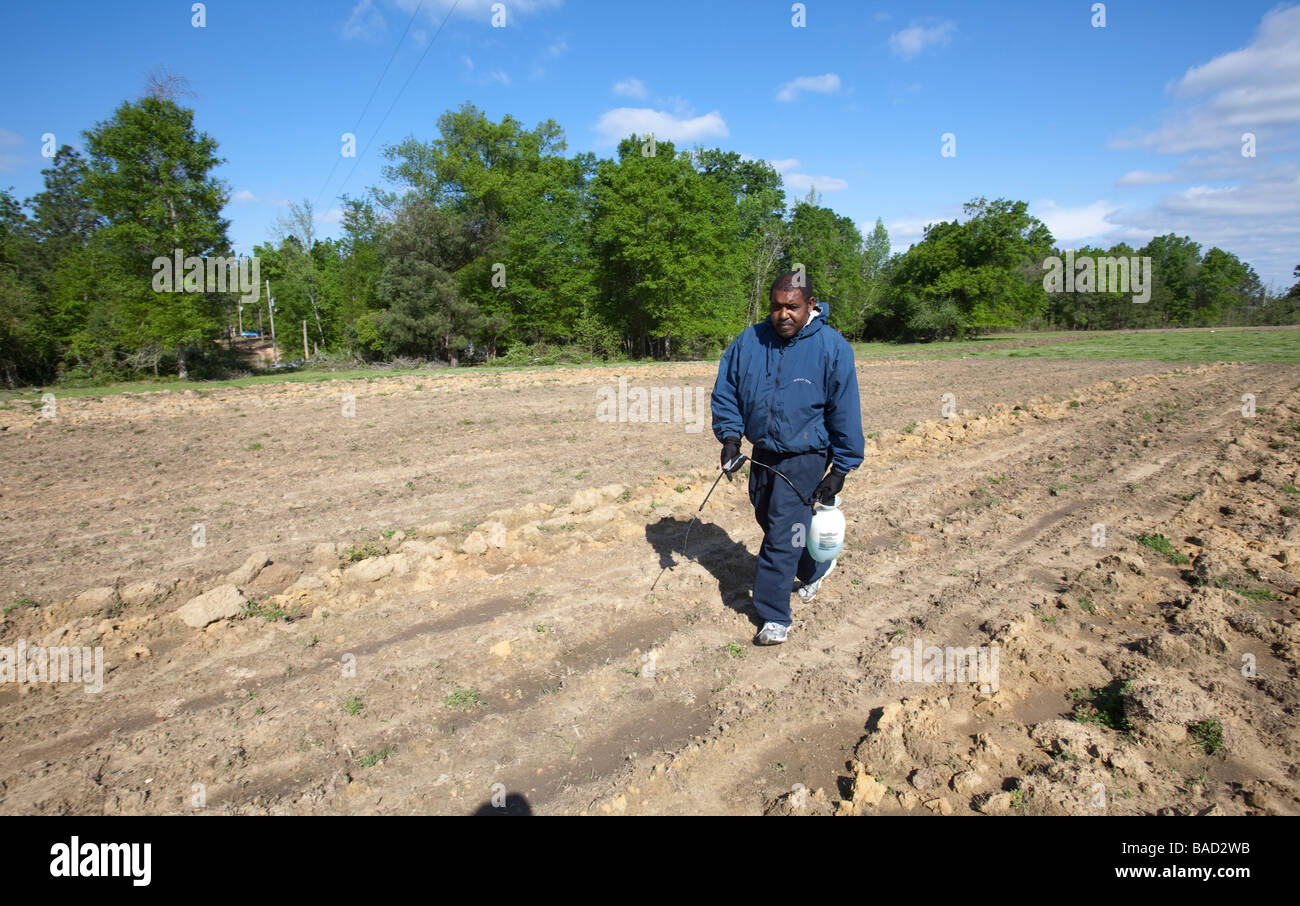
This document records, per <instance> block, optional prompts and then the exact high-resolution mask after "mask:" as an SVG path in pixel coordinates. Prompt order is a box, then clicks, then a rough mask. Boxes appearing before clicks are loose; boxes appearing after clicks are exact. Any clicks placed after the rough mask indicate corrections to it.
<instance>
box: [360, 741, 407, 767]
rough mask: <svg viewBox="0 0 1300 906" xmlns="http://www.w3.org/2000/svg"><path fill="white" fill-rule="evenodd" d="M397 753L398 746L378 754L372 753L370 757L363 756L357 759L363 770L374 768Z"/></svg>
mask: <svg viewBox="0 0 1300 906" xmlns="http://www.w3.org/2000/svg"><path fill="white" fill-rule="evenodd" d="M396 751H397V746H388V747H386V748H383V749H380V750H379V751H378V752H371V753H370V754H368V755H362V756H361V757H360V758H358V759H357V764H359V765H360V766H361V767H363V768H373V767H374V766H375V765H377V764H379V762H381V761H384V760H385V759H387V758H388V757H389V756H390V755H392V754H393V753H394V752H396Z"/></svg>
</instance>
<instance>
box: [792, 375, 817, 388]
mask: <svg viewBox="0 0 1300 906" xmlns="http://www.w3.org/2000/svg"><path fill="white" fill-rule="evenodd" d="M790 383H792V384H798V383H804V384H807V385H808V386H809V387H811V386H812V385H813V382H812V381H810V380H808V379H807V378H806V377H797V378H795V379H794V380H793V381H791V382H790Z"/></svg>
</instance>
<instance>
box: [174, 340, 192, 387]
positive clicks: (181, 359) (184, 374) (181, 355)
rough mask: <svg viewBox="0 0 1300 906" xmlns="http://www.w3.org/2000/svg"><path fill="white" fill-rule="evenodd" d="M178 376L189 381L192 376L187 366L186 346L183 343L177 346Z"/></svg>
mask: <svg viewBox="0 0 1300 906" xmlns="http://www.w3.org/2000/svg"><path fill="white" fill-rule="evenodd" d="M176 376H177V377H179V378H180V379H181V380H182V381H187V380H189V377H190V372H189V369H187V368H186V367H185V347H184V346H183V345H182V346H177V347H176Z"/></svg>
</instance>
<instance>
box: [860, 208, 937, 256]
mask: <svg viewBox="0 0 1300 906" xmlns="http://www.w3.org/2000/svg"><path fill="white" fill-rule="evenodd" d="M960 217H961V212H960V210H956V211H953V212H952V213H949V214H940V215H937V216H934V217H928V218H919V217H909V218H907V219H904V220H892V221H890V222H889V223H886V224H885V229H886V230H887V231H888V232H889V247H890V251H891V252H892V253H898V252H905V251H907V249H908V248H909V247H910V246H912V245H915V244H916V243H918V242H920V241H921V240H922V239H924V238H925V228H926V227H928V226H931V225H932V224H936V223H941V222H943V221H945V220H959V219H960ZM872 228H873V229H874V228H875V224H874V223H873V224H872ZM863 235H866V234H865V233H864V234H863Z"/></svg>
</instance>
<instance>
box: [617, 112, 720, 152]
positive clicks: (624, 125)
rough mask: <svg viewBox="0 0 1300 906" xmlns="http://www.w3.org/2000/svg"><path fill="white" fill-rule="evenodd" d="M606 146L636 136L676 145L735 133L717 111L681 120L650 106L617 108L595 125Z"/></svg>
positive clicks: (681, 118)
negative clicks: (645, 136) (675, 143)
mask: <svg viewBox="0 0 1300 906" xmlns="http://www.w3.org/2000/svg"><path fill="white" fill-rule="evenodd" d="M595 129H596V132H597V133H599V134H600V137H601V139H602V140H603V142H604V144H607V145H614V144H617V143H618V142H619V141H621V140H622V139H625V138H627V137H628V136H629V135H632V134H633V133H635V134H637V135H647V134H651V133H653V134H654V137H655V138H657V139H666V140H668V141H672V142H696V141H703V140H704V139H709V138H726V137H727V136H729V135H730V134H731V133H730V132H728V131H727V124H726V122H725V121H724V120H723V119H722V115H721V114H720V113H718V111H716V110H714V111H713V112H712V113H706V114H704V115H703V116H696V117H680V116H675V115H674V114H671V113H668V112H666V111H663V110H652V109H651V108H649V107H616V108H615V109H613V110H608V111H606V112H605V113H604V114H602V115H601V117H600V119H599V120H598V121H597V123H596V126H595Z"/></svg>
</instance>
